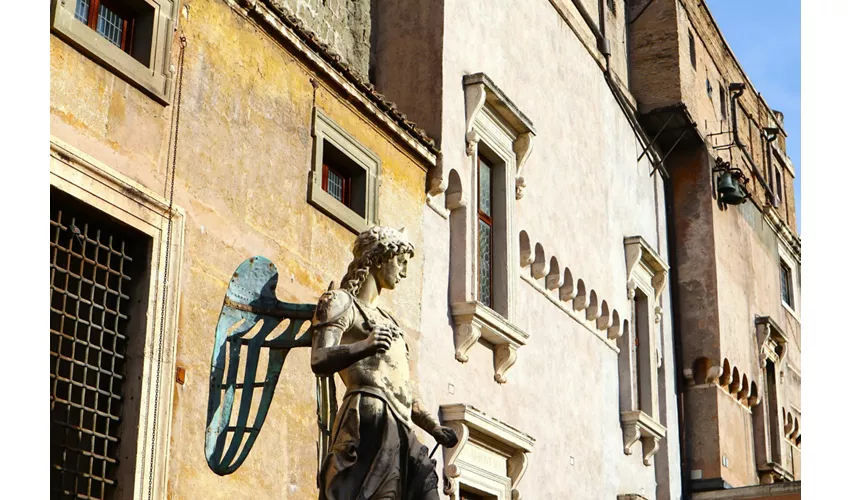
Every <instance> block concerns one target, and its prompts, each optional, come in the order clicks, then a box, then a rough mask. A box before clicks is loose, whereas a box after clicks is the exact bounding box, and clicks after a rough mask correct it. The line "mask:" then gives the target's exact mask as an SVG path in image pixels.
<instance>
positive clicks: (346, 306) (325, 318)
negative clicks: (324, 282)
mask: <svg viewBox="0 0 850 500" xmlns="http://www.w3.org/2000/svg"><path fill="white" fill-rule="evenodd" d="M353 305H354V296H352V295H351V293H350V292H349V291H348V290H342V289H337V290H328V291H327V292H325V293H323V294H322V296H321V297H319V302H318V304H316V314H315V316H314V317H313V325H314V326H315V325H321V324H323V323H329V322H331V321H334V320H336V319H338V318H340V317H341V316H343V315H344V314H346V313H347V312H348V311H349V310H351V306H353Z"/></svg>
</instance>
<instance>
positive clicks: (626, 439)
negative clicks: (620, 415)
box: [623, 425, 640, 455]
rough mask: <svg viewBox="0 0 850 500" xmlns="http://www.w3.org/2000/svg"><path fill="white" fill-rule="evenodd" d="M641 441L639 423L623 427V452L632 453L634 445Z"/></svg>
mask: <svg viewBox="0 0 850 500" xmlns="http://www.w3.org/2000/svg"><path fill="white" fill-rule="evenodd" d="M638 441H640V428H639V427H638V426H637V425H627V426H626V428H625V429H623V453H625V454H626V455H631V454H632V447H633V446H634V445H635V443H637V442H638Z"/></svg>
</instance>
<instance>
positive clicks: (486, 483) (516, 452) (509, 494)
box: [439, 403, 535, 500]
mask: <svg viewBox="0 0 850 500" xmlns="http://www.w3.org/2000/svg"><path fill="white" fill-rule="evenodd" d="M439 416H440V423H441V424H442V425H445V426H447V427H450V428H451V429H452V430H454V431H455V433H456V434H457V436H458V444H457V445H456V446H455V447H454V448H445V447H443V484H444V487H443V493H444V494H446V495H448V497H449V499H450V500H458V498H459V494H460V492H461V489H463V487H464V486H465V487H468V488H471V489H473V490H475V493H478V494H485V495H488V496H494V497H495V498H496V500H512V499H515V498H521V497H522V495H521V493H520V491H519V483H520V481H521V480H522V477H523V476H524V475H525V472H526V470H527V469H528V455H529V453H531V450H532V449H533V448H534V444H535V439H534V438H533V437H531V436H529V435H528V434H526V433H524V432H522V431H520V430H518V429H516V428H514V427H512V426H510V425H508V424H505V423H504V422H501V421H499V420H497V419H495V418H492V417H490V416H488V415H487V414H485V413H484V412H482V411H480V410H478V409H477V408H475V407H473V406H470V405H467V404H463V403H456V404H449V405H441V406H440V413H439ZM476 454H480V455H482V457H479V458H483V460H481V459H479V460H477V461H476V460H475V458H476ZM502 460H504V462H503V463H502ZM488 461H490V462H491V463H489V464H484V463H482V462H488ZM476 462H477V463H476Z"/></svg>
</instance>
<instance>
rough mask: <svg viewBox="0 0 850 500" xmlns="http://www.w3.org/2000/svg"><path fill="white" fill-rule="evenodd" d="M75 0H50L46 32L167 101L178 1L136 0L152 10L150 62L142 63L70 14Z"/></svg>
mask: <svg viewBox="0 0 850 500" xmlns="http://www.w3.org/2000/svg"><path fill="white" fill-rule="evenodd" d="M78 1H79V0H52V5H51V7H52V8H51V12H50V31H51V32H52V33H54V34H55V35H57V36H58V37H59V38H61V39H62V40H64V41H66V42H67V43H69V44H70V45H72V46H73V47H75V48H76V49H77V50H79V51H80V52H82V53H83V54H85V55H86V56H88V57H89V58H91V59H93V60H94V61H96V62H98V63H99V64H101V65H102V66H104V67H105V68H107V69H108V70H109V71H111V72H112V73H114V74H116V75H117V76H119V77H121V78H123V79H124V80H126V81H127V82H129V83H130V84H131V85H134V86H135V87H137V88H139V89H140V90H142V91H143V92H144V93H146V94H147V95H149V96H150V97H152V98H153V99H154V100H156V101H157V102H159V103H160V104H168V103H169V102H170V100H171V86H172V80H173V71H172V64H171V46H172V42H173V38H174V36H173V33H174V29H175V28H176V25H177V15H178V12H179V3H180V2H179V0H140V1H143V2H145V3H147V4H148V5H150V6H151V7H153V9H154V13H153V20H154V26H153V34H152V39H151V64H150V65H149V66H145V65H144V64H142V63H140V62H139V61H137V60H136V59H134V58H133V56H131V55H130V54H128V53H126V52H124V51H123V50H121V49H120V48H118V47H116V46H115V45H113V44H112V43H110V42H109V41H108V40H107V39H106V38H104V37H103V36H101V35H100V34H98V33H97V32H96V31H94V30H92V29H91V28H89V27H88V26H86V25H85V24H83V23H82V22H80V21H79V20H78V19H76V18H75V17H74V10H75V8H76V6H77V2H78Z"/></svg>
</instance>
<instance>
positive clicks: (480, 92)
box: [463, 83, 487, 156]
mask: <svg viewBox="0 0 850 500" xmlns="http://www.w3.org/2000/svg"><path fill="white" fill-rule="evenodd" d="M463 93H464V98H465V100H466V154H467V156H472V155H473V154H474V153H475V147H476V145H477V144H478V134H476V133H475V131H474V130H473V124H474V123H475V117H476V116H477V115H478V112H479V111H481V109H482V108H483V107H484V101H485V100H486V97H487V93H486V91H485V90H484V84H483V83H475V84H472V85H467V86H465V87H464V88H463Z"/></svg>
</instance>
